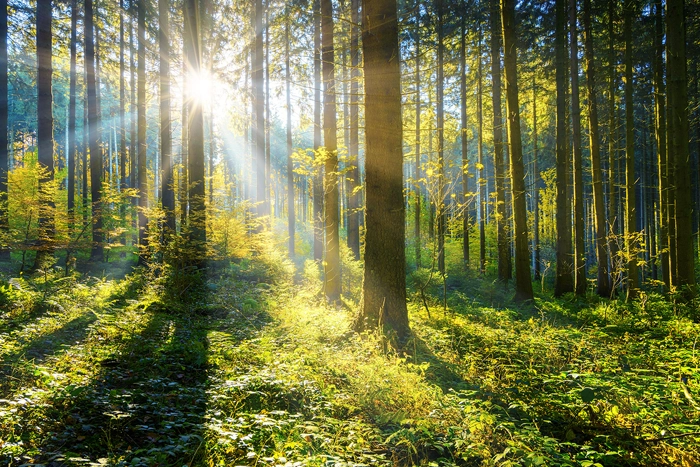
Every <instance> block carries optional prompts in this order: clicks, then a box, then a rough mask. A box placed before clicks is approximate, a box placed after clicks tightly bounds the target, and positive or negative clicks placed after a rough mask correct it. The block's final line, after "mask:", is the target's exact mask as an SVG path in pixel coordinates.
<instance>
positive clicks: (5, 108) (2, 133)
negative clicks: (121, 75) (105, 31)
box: [0, 0, 75, 261]
mask: <svg viewBox="0 0 700 467" xmlns="http://www.w3.org/2000/svg"><path fill="white" fill-rule="evenodd" d="M74 5H75V2H74ZM73 30H75V28H74V29H73ZM7 32H8V31H7V0H0V197H2V199H3V200H7V196H8V189H7V174H8V171H9V152H8V143H9V140H10V139H11V138H9V135H10V134H11V132H10V129H9V128H8V115H9V100H8V79H7V78H8V76H7ZM72 50H73V49H71V51H72ZM3 206H4V205H3ZM9 229H10V224H9V217H8V212H7V209H6V208H5V207H0V232H2V233H3V234H8V233H9ZM9 259H10V250H9V249H8V248H0V260H3V261H8V260H9Z"/></svg>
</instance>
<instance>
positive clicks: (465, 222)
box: [459, 1, 469, 269]
mask: <svg viewBox="0 0 700 467" xmlns="http://www.w3.org/2000/svg"><path fill="white" fill-rule="evenodd" d="M462 7H463V8H465V7H466V5H465V3H464V1H462ZM461 26H462V36H461V40H460V49H459V59H460V60H459V61H460V72H461V76H460V78H461V79H460V89H459V95H460V103H461V109H460V110H461V112H460V113H461V117H462V128H461V138H460V139H461V142H462V210H463V211H462V259H463V260H464V265H465V267H466V268H467V269H469V209H467V198H468V197H469V183H468V180H469V153H468V146H467V125H468V121H467V23H466V18H465V17H464V16H463V17H462V25H461Z"/></svg>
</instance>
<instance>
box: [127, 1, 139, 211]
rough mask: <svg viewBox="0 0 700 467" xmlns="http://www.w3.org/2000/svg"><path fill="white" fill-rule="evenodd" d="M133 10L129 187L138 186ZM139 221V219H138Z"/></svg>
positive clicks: (130, 52) (131, 26) (130, 33)
mask: <svg viewBox="0 0 700 467" xmlns="http://www.w3.org/2000/svg"><path fill="white" fill-rule="evenodd" d="M133 14H134V12H133V10H132V11H131V15H132V17H131V20H130V21H129V72H130V74H131V76H130V82H131V85H130V89H131V97H130V99H129V120H130V122H129V123H130V125H131V131H130V135H129V182H130V183H129V187H130V188H138V186H137V183H138V182H137V180H136V172H137V167H136V153H137V152H138V148H137V143H138V141H137V140H138V137H137V131H136V120H137V118H136V107H137V105H136V60H134V58H135V57H136V49H135V47H134V18H133ZM133 203H134V205H136V204H137V203H138V200H137V198H133ZM137 222H138V221H137Z"/></svg>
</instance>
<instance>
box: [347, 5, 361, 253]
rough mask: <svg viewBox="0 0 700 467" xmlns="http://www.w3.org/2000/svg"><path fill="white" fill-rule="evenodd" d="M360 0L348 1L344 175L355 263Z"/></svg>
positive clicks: (357, 218)
mask: <svg viewBox="0 0 700 467" xmlns="http://www.w3.org/2000/svg"><path fill="white" fill-rule="evenodd" d="M359 8H360V2H359V0H351V1H350V23H351V24H350V65H351V67H352V68H351V71H350V144H349V146H348V156H349V163H350V164H352V169H351V170H350V171H349V172H348V173H347V174H346V179H347V180H348V226H347V228H348V247H349V248H350V251H352V254H353V256H354V257H355V259H356V260H359V259H360V193H359V191H358V190H359V187H360V156H359V153H360V142H359V141H360V138H359V121H360V117H359V99H358V94H359V92H360V79H361V76H360V44H359V37H358V32H357V31H358V21H359V11H358V10H359Z"/></svg>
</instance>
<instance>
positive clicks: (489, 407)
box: [0, 249, 700, 467]
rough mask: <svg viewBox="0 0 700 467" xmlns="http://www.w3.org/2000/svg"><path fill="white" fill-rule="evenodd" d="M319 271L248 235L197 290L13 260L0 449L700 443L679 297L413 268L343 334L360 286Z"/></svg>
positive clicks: (376, 457) (308, 451) (588, 455)
mask: <svg viewBox="0 0 700 467" xmlns="http://www.w3.org/2000/svg"><path fill="white" fill-rule="evenodd" d="M319 277H320V276H319V272H318V266H317V265H315V264H314V263H312V262H307V263H306V264H305V265H304V267H303V269H302V270H299V271H294V267H293V266H292V264H291V263H289V262H288V261H287V260H285V259H284V258H283V257H282V256H281V255H279V254H277V253H276V252H274V251H268V250H264V249H260V250H259V251H256V252H255V256H254V257H252V258H243V259H240V260H237V261H235V262H231V263H226V264H223V265H222V264H219V265H217V267H216V268H212V270H210V274H209V277H208V278H207V281H206V284H203V285H202V289H201V290H200V292H198V295H197V297H198V302H196V303H195V302H189V303H185V304H183V303H181V302H178V303H176V302H175V301H174V300H173V299H172V297H169V295H168V293H167V291H168V287H167V282H166V281H165V280H164V279H162V278H158V277H151V276H149V275H148V274H147V273H146V274H144V272H143V271H142V272H138V273H134V274H131V275H129V276H127V277H126V278H124V279H119V280H107V279H94V278H90V277H79V276H71V277H69V278H64V277H62V275H61V274H59V273H58V272H56V273H52V274H44V275H43V276H42V275H41V274H38V275H35V276H33V277H28V278H15V279H6V280H5V281H3V282H1V283H0V310H2V311H1V313H2V318H1V319H0V465H12V466H19V465H51V466H54V467H55V466H64V465H120V466H126V465H132V466H183V465H189V466H236V465H258V466H264V465H270V466H273V465H274V466H277V465H280V466H302V465H304V466H306V465H309V466H351V465H366V466H374V465H379V466H381V465H386V466H394V465H396V466H404V465H424V466H453V465H454V466H482V465H483V466H496V465H498V466H501V465H503V466H506V465H523V466H533V465H552V466H598V465H600V466H637V465H639V466H642V465H650V466H651V465H668V466H671V465H687V466H691V465H698V463H700V447H699V446H700V426H699V425H698V419H699V417H700V406H699V405H698V399H700V372H699V370H698V364H699V363H700V356H699V355H698V351H697V350H696V347H697V346H696V343H697V342H696V341H697V336H698V331H699V330H700V329H699V326H698V325H697V324H694V323H693V321H692V320H690V319H688V317H689V316H691V317H692V310H691V308H689V307H684V306H681V305H675V306H674V305H672V304H670V303H669V302H667V301H665V300H664V299H663V297H660V296H657V295H654V294H649V295H644V296H643V297H642V300H640V301H639V302H637V303H635V304H630V305H627V304H624V303H621V302H617V301H613V302H607V301H600V300H598V299H595V298H593V297H587V298H585V299H575V298H573V297H566V298H565V299H561V300H554V299H552V298H551V297H548V296H539V297H538V298H537V299H536V301H535V302H534V303H533V304H530V305H527V306H523V307H513V306H512V304H511V302H510V301H509V299H508V297H509V295H510V294H511V293H512V291H511V290H510V289H508V288H506V287H504V286H502V285H501V284H498V283H495V282H493V281H489V280H487V279H485V278H482V277H479V276H478V275H470V274H469V273H467V274H456V273H454V274H452V275H451V276H449V277H447V278H446V280H445V281H444V282H442V279H440V280H439V281H437V280H435V279H431V281H433V282H432V283H430V284H428V285H427V286H426V287H424V288H423V289H424V291H423V294H420V293H418V292H417V291H416V290H417V288H416V286H415V284H414V285H411V286H410V290H411V292H412V293H411V294H410V303H409V309H410V319H411V325H412V329H413V331H414V335H415V336H414V338H413V339H412V340H411V341H409V342H408V344H407V345H406V346H405V347H404V348H403V349H401V350H400V351H397V350H395V349H393V348H391V346H390V345H389V344H388V343H387V342H386V341H385V340H384V339H383V338H382V336H379V335H376V334H372V333H367V334H364V335H357V334H355V333H354V332H352V331H351V330H350V322H351V318H352V313H353V309H354V303H355V298H356V297H357V296H358V295H357V292H358V291H357V290H351V291H349V292H350V293H349V295H348V297H349V298H348V299H347V300H346V306H344V307H340V308H329V307H328V306H326V305H325V304H324V303H323V302H322V301H321V299H320V298H319V294H318V291H319V290H320V289H321V284H320V279H319ZM428 278H429V273H428V272H427V271H423V270H419V271H415V272H414V273H412V275H411V277H410V278H409V283H410V281H414V282H415V283H417V284H420V283H421V281H425V280H426V279H428ZM354 282H356V281H354ZM354 282H353V283H354ZM164 283H165V284H166V285H164ZM355 286H356V285H355ZM444 292H446V293H447V297H446V300H444V297H443V296H442V294H443V293H444ZM445 303H446V304H447V309H445V308H444V307H443V305H444V304H445ZM426 305H427V306H428V309H427V310H426Z"/></svg>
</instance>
